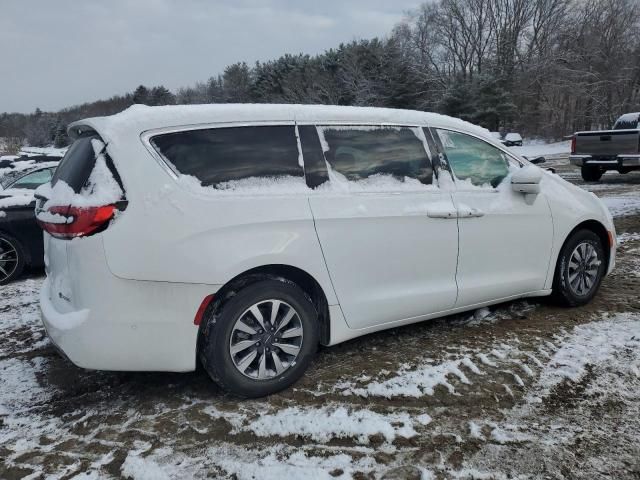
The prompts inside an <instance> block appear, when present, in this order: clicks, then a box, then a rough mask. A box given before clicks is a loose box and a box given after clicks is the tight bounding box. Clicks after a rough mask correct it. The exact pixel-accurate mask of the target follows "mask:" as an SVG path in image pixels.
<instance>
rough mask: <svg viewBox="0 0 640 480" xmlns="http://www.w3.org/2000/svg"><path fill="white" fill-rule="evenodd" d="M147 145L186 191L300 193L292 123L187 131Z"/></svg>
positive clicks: (299, 162) (298, 159)
mask: <svg viewBox="0 0 640 480" xmlns="http://www.w3.org/2000/svg"><path fill="white" fill-rule="evenodd" d="M151 144H152V145H153V146H154V148H155V149H156V150H157V151H158V152H159V153H160V154H161V155H162V157H163V158H164V159H165V161H167V162H168V163H169V164H170V165H172V166H173V168H174V169H175V171H177V172H178V173H179V174H180V177H179V181H180V182H181V183H183V185H185V186H187V187H189V188H191V189H194V188H195V189H202V192H203V193H205V192H207V191H211V190H215V191H216V192H220V193H230V192H232V193H276V192H281V193H282V192H285V193H286V192H289V191H291V192H299V191H302V190H304V191H306V189H307V187H306V183H305V180H304V169H303V167H304V164H303V159H302V155H301V153H300V147H299V145H300V137H299V133H298V131H297V129H296V128H295V127H294V126H293V125H265V126H255V127H229V128H211V129H201V130H189V131H183V132H175V133H168V134H163V135H158V136H156V137H153V138H152V139H151Z"/></svg>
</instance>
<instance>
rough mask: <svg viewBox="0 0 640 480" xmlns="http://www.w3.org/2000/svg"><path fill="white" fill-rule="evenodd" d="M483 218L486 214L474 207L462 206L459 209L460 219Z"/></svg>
mask: <svg viewBox="0 0 640 480" xmlns="http://www.w3.org/2000/svg"><path fill="white" fill-rule="evenodd" d="M483 216H484V212H483V211H482V210H478V209H477V208H474V207H467V206H461V207H460V208H459V209H458V218H477V217H483Z"/></svg>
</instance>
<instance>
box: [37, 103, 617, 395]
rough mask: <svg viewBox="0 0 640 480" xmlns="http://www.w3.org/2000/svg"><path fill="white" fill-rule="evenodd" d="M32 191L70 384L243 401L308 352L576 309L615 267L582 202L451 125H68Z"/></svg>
mask: <svg viewBox="0 0 640 480" xmlns="http://www.w3.org/2000/svg"><path fill="white" fill-rule="evenodd" d="M69 134H70V135H71V136H72V138H75V139H76V140H75V143H74V144H73V146H72V147H71V148H70V150H69V152H68V153H67V155H66V156H65V158H64V160H63V161H62V163H61V164H60V167H59V168H58V170H57V171H56V174H55V176H54V178H53V180H52V182H51V183H50V184H47V185H46V186H44V187H41V188H40V189H39V190H38V191H37V196H38V199H39V200H38V205H37V207H36V210H37V217H38V219H39V222H40V224H41V225H42V227H43V228H44V230H45V232H46V233H45V248H46V259H47V267H46V269H47V279H46V281H45V283H44V286H43V288H42V292H41V297H40V302H41V309H42V318H43V321H44V324H45V327H46V329H47V332H48V334H49V336H50V337H51V339H52V341H53V343H54V344H55V345H57V346H58V347H59V348H60V349H61V350H62V351H63V352H64V354H65V355H67V356H68V358H69V359H70V360H71V361H72V362H73V363H75V364H76V365H78V366H80V367H84V368H90V369H104V370H147V371H192V370H194V369H195V368H196V362H197V358H198V357H199V358H200V360H201V362H202V364H203V366H204V368H205V369H206V371H207V372H208V373H209V374H210V376H211V377H212V378H213V379H214V380H215V381H216V382H217V383H219V384H220V385H221V386H222V387H223V388H224V389H226V390H228V391H230V392H232V393H234V394H237V395H240V396H247V397H256V396H261V395H268V394H271V393H274V392H277V391H279V390H281V389H283V388H286V387H287V386H289V385H291V384H292V383H294V382H295V381H296V380H297V379H298V378H299V377H300V376H301V375H302V374H303V372H304V371H305V369H306V368H307V367H308V366H309V363H310V361H311V360H312V358H313V356H314V353H315V352H316V349H317V346H318V344H319V343H320V344H323V345H335V344H337V343H340V342H344V341H345V340H348V339H351V338H354V337H359V336H361V335H365V334H367V333H371V332H375V331H378V330H383V329H387V328H391V327H397V326H400V325H406V324H410V323H414V322H418V321H422V320H427V319H430V318H435V317H441V316H443V315H448V314H451V313H455V312H461V311H464V310H469V309H476V308H479V307H482V306H486V305H491V304H496V303H500V302H504V301H507V300H511V299H516V298H522V297H537V296H544V295H552V294H553V295H555V297H556V298H557V299H558V300H559V301H560V302H562V303H564V304H565V305H582V304H584V303H587V302H589V301H590V300H591V299H592V298H593V296H594V295H595V293H596V291H597V290H598V287H599V285H600V282H601V280H602V278H603V276H604V275H606V274H607V273H608V272H610V271H611V269H612V268H613V266H614V263H615V247H616V246H615V241H614V239H615V232H614V226H613V222H612V218H611V216H610V214H609V212H608V211H607V209H606V207H605V206H604V205H603V204H602V203H601V202H600V200H598V199H597V198H596V197H595V196H594V195H593V194H591V193H588V192H586V191H584V190H582V189H580V188H578V187H575V186H573V185H571V184H569V183H567V182H566V181H564V180H563V179H561V178H559V177H558V176H556V175H553V174H551V173H549V172H545V171H543V170H541V169H539V168H538V167H536V166H534V165H531V164H530V163H529V162H527V161H526V160H525V159H523V158H521V157H519V156H517V155H516V154H514V153H513V152H511V151H509V150H508V149H507V148H505V147H504V146H503V145H502V144H501V143H500V142H498V141H496V140H495V139H493V138H491V136H490V135H489V132H487V131H486V130H484V129H481V128H479V127H476V126H473V125H471V124H469V123H466V122H463V121H461V120H457V119H454V118H450V117H445V116H441V115H436V114H429V113H423V112H414V111H405V110H389V109H375V108H353V107H326V106H296V105H202V106H169V107H143V106H135V107H132V108H130V109H128V110H126V111H124V112H122V113H120V114H117V115H114V116H111V117H103V118H92V119H87V120H83V121H80V122H76V123H75V124H73V125H71V126H70V128H69Z"/></svg>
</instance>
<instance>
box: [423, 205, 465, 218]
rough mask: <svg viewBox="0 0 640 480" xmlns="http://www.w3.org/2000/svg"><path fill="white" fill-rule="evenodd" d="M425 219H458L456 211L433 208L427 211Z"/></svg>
mask: <svg viewBox="0 0 640 480" xmlns="http://www.w3.org/2000/svg"><path fill="white" fill-rule="evenodd" d="M427 217H429V218H448V219H455V218H458V212H457V211H456V210H448V209H439V208H433V209H429V210H427Z"/></svg>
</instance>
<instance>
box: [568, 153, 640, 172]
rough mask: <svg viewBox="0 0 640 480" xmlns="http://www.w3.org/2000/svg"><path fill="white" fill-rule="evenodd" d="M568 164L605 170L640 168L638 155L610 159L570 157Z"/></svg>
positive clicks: (584, 156)
mask: <svg viewBox="0 0 640 480" xmlns="http://www.w3.org/2000/svg"><path fill="white" fill-rule="evenodd" d="M569 162H570V163H571V164H572V165H576V166H578V167H581V166H583V165H597V166H599V167H603V168H605V169H607V170H618V169H621V168H634V167H637V168H640V155H618V156H617V157H615V158H611V159H604V158H597V157H593V156H592V155H570V156H569Z"/></svg>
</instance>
